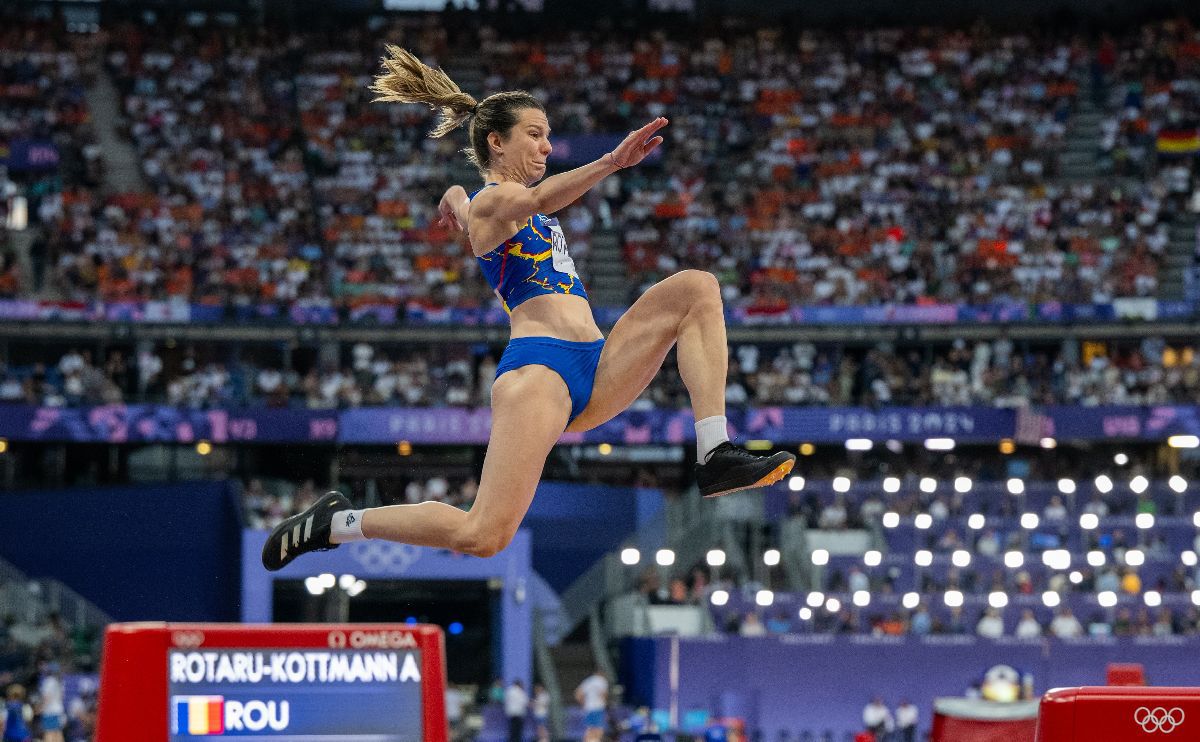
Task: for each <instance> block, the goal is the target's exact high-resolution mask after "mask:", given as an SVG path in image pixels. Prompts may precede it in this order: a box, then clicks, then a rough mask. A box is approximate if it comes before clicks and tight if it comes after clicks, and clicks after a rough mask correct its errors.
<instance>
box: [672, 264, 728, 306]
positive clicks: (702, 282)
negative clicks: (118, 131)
mask: <svg viewBox="0 0 1200 742" xmlns="http://www.w3.org/2000/svg"><path fill="white" fill-rule="evenodd" d="M677 275H679V277H680V278H681V279H682V280H683V281H684V282H685V291H687V293H688V295H689V296H690V297H691V300H692V304H693V305H696V304H699V305H704V306H710V305H712V306H718V307H719V306H721V303H722V302H721V282H720V281H718V280H717V277H716V276H714V275H713V274H711V273H709V272H708V271H700V270H685V271H680V272H679V273H678V274H677Z"/></svg>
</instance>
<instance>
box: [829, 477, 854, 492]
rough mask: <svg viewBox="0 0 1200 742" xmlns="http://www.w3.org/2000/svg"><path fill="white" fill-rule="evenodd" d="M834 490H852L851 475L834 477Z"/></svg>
mask: <svg viewBox="0 0 1200 742" xmlns="http://www.w3.org/2000/svg"><path fill="white" fill-rule="evenodd" d="M833 491H834V492H849V491H850V477H834V478H833Z"/></svg>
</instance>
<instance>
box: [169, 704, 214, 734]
mask: <svg viewBox="0 0 1200 742" xmlns="http://www.w3.org/2000/svg"><path fill="white" fill-rule="evenodd" d="M171 707H172V710H173V712H174V713H172V714H171V732H172V733H173V734H187V735H197V736H201V735H209V734H224V733H225V697H224V696H174V697H173V698H172V699H171Z"/></svg>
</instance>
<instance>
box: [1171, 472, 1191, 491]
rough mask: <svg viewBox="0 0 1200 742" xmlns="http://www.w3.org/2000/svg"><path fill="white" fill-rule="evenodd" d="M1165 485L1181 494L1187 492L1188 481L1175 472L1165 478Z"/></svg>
mask: <svg viewBox="0 0 1200 742" xmlns="http://www.w3.org/2000/svg"><path fill="white" fill-rule="evenodd" d="M1167 486H1168V487H1170V488H1171V489H1172V490H1174V491H1175V492H1177V493H1178V494H1181V495H1182V494H1183V493H1184V492H1187V486H1188V483H1187V480H1186V479H1184V478H1183V477H1181V476H1179V475H1178V474H1176V475H1175V476H1173V477H1171V478H1170V479H1168V480H1167Z"/></svg>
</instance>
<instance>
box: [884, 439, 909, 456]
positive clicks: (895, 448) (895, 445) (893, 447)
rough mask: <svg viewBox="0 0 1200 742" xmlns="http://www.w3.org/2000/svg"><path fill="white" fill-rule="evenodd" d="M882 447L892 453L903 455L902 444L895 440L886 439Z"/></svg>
mask: <svg viewBox="0 0 1200 742" xmlns="http://www.w3.org/2000/svg"><path fill="white" fill-rule="evenodd" d="M883 445H884V446H885V447H886V448H887V450H889V451H891V452H892V453H904V444H903V443H901V442H900V441H898V440H896V439H895V438H888V439H887V441H885V442H884V444H883Z"/></svg>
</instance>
